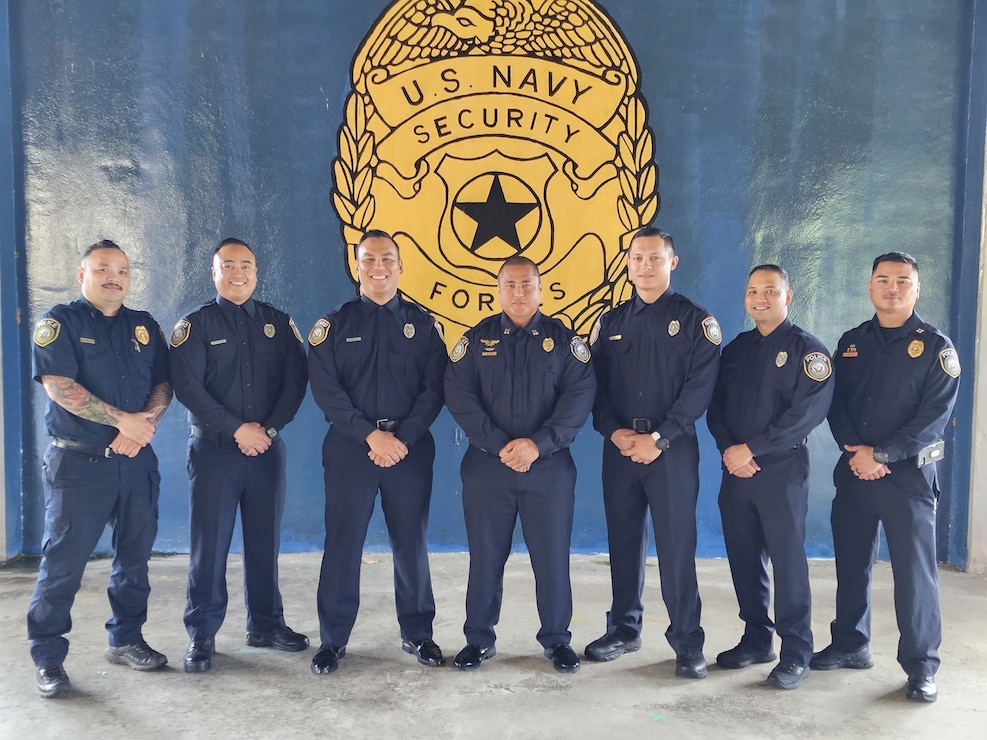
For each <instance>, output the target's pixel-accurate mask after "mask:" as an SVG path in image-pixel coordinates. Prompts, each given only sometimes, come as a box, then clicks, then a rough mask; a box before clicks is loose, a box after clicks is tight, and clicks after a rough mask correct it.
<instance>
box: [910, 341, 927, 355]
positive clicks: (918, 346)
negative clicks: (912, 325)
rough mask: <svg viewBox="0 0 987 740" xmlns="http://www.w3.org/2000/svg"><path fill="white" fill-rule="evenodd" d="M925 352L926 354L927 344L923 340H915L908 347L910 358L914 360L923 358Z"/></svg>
mask: <svg viewBox="0 0 987 740" xmlns="http://www.w3.org/2000/svg"><path fill="white" fill-rule="evenodd" d="M923 352H925V342H923V341H922V340H921V339H913V340H912V343H911V344H909V345H908V356H909V357H911V358H912V359H914V358H916V357H921V356H922V353H923Z"/></svg>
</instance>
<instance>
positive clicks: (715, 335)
mask: <svg viewBox="0 0 987 740" xmlns="http://www.w3.org/2000/svg"><path fill="white" fill-rule="evenodd" d="M703 334H705V335H706V338H707V339H708V340H709V341H710V342H711V343H713V344H715V345H716V346H717V347H719V346H720V342H722V341H723V334H722V333H720V325H719V323H717V321H716V319H714V318H713V317H712V316H707V317H706V318H705V319H703Z"/></svg>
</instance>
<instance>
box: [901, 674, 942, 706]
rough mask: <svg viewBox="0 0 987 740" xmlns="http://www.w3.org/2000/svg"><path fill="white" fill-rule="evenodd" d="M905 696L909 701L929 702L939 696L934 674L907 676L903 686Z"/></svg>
mask: <svg viewBox="0 0 987 740" xmlns="http://www.w3.org/2000/svg"><path fill="white" fill-rule="evenodd" d="M905 697H906V698H907V699H908V700H909V701H924V702H928V703H929V704H931V703H932V702H934V701H935V700H936V699H938V698H939V689H938V688H936V677H935V676H919V675H914V676H909V677H908V684H907V685H906V686H905Z"/></svg>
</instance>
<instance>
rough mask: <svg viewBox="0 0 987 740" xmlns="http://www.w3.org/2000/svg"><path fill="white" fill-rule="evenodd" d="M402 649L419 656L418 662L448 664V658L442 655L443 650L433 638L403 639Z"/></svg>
mask: <svg viewBox="0 0 987 740" xmlns="http://www.w3.org/2000/svg"><path fill="white" fill-rule="evenodd" d="M401 649H402V650H404V652H406V653H411V654H412V655H417V656H418V662H419V663H421V664H422V665H430V666H440V665H445V664H446V659H445V658H444V657H442V650H440V649H439V646H438V645H436V644H435V643H434V642H432V641H431V640H419V641H418V642H414V641H412V640H402V641H401Z"/></svg>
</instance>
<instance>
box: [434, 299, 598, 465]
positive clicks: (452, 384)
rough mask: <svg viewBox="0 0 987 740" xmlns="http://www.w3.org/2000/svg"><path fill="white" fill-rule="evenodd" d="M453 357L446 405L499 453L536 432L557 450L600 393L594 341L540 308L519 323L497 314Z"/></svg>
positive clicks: (542, 447)
mask: <svg viewBox="0 0 987 740" xmlns="http://www.w3.org/2000/svg"><path fill="white" fill-rule="evenodd" d="M451 357H452V362H451V363H450V364H449V368H448V370H447V371H446V383H445V387H446V405H448V407H449V411H450V412H451V413H452V415H453V416H454V417H455V419H456V423H458V424H459V426H460V427H462V429H463V431H464V432H466V435H467V436H468V437H469V439H470V444H472V445H474V446H475V447H478V448H480V449H481V450H484V451H486V452H488V453H490V454H491V455H497V454H499V453H500V451H501V449H503V447H504V445H506V444H507V443H508V442H510V441H511V440H514V439H522V438H528V439H531V440H532V441H533V442H534V443H535V445H537V447H538V452H539V453H540V456H542V457H546V456H549V455H551V454H552V453H554V452H557V451H559V450H562V449H565V448H567V447H568V446H569V445H570V444H572V440H573V439H575V438H576V434H578V433H579V430H580V429H581V428H582V426H583V424H584V423H586V417H587V416H589V412H590V409H591V408H592V406H593V398H594V396H595V395H596V379H595V377H594V375H593V369H592V366H591V365H590V352H589V348H587V347H586V345H585V343H584V342H583V341H582V339H580V338H579V337H578V336H577V335H576V334H574V333H573V332H572V330H570V329H569V328H567V327H566V325H565V324H563V323H562V322H561V321H560V320H559V319H555V318H551V317H548V316H545V315H543V314H542V313H541V312H537V313H535V315H534V316H533V317H532V318H531V321H530V322H528V325H527V326H526V327H524V328H523V329H519V328H517V327H516V326H515V325H514V323H513V322H512V321H511V320H510V319H509V318H508V317H507V316H506V315H505V314H503V313H501V314H497V315H496V316H490V317H489V318H486V319H483V320H482V321H481V322H480V323H479V324H477V325H476V326H475V327H473V328H472V329H470V330H469V331H467V332H466V334H465V335H463V338H462V339H460V340H459V343H458V344H457V345H456V346H455V347H454V348H453V351H452V355H451Z"/></svg>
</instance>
